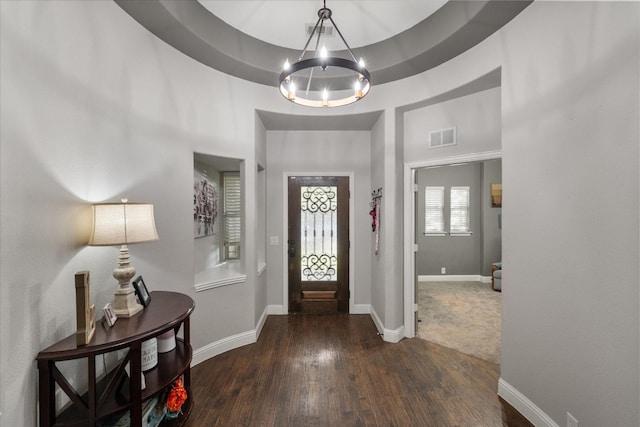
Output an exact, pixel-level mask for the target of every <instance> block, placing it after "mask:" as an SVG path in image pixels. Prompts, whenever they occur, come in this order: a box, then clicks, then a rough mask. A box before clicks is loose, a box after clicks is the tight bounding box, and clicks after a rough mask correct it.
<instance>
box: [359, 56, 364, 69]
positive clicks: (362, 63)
mask: <svg viewBox="0 0 640 427" xmlns="http://www.w3.org/2000/svg"><path fill="white" fill-rule="evenodd" d="M358 65H359V66H360V68H364V59H362V58H360V61H358Z"/></svg>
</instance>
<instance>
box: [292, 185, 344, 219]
mask: <svg viewBox="0 0 640 427" xmlns="http://www.w3.org/2000/svg"><path fill="white" fill-rule="evenodd" d="M334 188H335V187H306V189H307V190H306V191H303V192H302V201H301V202H302V205H301V207H300V208H301V210H302V211H308V212H311V213H316V212H322V213H327V212H331V211H335V210H336V208H337V206H338V199H337V194H336V192H335V191H334Z"/></svg>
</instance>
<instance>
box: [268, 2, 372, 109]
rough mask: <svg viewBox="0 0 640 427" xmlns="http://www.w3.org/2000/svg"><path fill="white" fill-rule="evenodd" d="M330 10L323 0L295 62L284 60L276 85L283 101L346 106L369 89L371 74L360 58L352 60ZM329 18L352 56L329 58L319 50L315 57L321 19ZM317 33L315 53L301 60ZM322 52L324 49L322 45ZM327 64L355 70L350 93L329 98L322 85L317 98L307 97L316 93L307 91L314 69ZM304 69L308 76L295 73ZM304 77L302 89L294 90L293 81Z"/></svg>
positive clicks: (327, 91) (324, 69)
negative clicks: (314, 22)
mask: <svg viewBox="0 0 640 427" xmlns="http://www.w3.org/2000/svg"><path fill="white" fill-rule="evenodd" d="M331 15H332V12H331V9H329V8H327V2H326V0H324V7H322V8H321V9H320V10H318V21H317V22H316V25H315V26H314V27H313V31H311V34H310V35H309V38H308V39H307V43H306V44H305V45H304V48H303V49H302V53H301V54H300V56H299V58H298V62H295V63H293V64H289V62H288V60H287V61H286V62H285V66H284V70H283V71H282V72H281V73H280V78H279V87H280V93H281V94H282V96H283V97H285V98H286V99H287V100H289V101H291V102H294V103H296V104H299V105H305V106H308V107H316V108H326V107H339V106H342V105H349V104H352V103H354V102H356V101H359V100H360V99H362V98H364V97H365V96H366V95H367V93H369V90H370V89H371V74H370V73H369V70H367V68H366V67H365V66H364V62H363V60H362V59H360V61H358V60H356V57H355V55H354V54H353V51H352V50H351V48H350V47H349V44H348V43H347V41H346V40H345V39H344V37H343V35H342V33H341V32H340V30H339V29H338V26H337V25H336V23H335V21H334V20H333V18H332V17H331ZM327 19H328V20H329V21H331V23H332V24H333V27H334V28H335V29H336V32H337V33H338V35H339V36H340V39H341V40H342V42H343V43H344V45H345V46H346V48H347V51H348V52H349V55H350V56H351V58H352V59H348V58H339V57H329V56H326V55H325V54H324V53H323V52H321V53H320V56H318V47H319V46H320V39H321V36H322V34H323V31H322V29H323V27H324V21H326V20H327ZM316 33H317V39H316V47H315V56H314V57H313V58H309V59H303V58H304V55H305V53H306V52H307V48H308V47H309V43H310V42H311V40H312V39H313V37H314V35H316ZM323 51H324V48H323ZM329 67H336V68H341V69H344V70H349V71H352V72H354V73H355V79H354V83H353V92H352V94H351V95H350V96H343V97H340V98H337V99H332V98H330V97H329V90H330V88H327V87H325V88H323V91H322V93H321V97H318V96H316V97H315V98H314V97H312V96H309V95H310V93H311V94H317V93H318V92H319V91H317V90H315V89H314V90H311V81H312V79H313V77H314V76H313V73H314V70H315V69H317V68H319V69H320V70H321V72H323V71H326V70H327V68H329ZM304 70H309V74H308V77H301V76H300V74H298V75H297V76H296V75H295V74H296V73H300V72H303V71H304ZM305 78H306V90H301V91H298V90H297V87H296V85H295V81H296V80H299V81H304V79H305ZM337 78H340V79H349V78H352V77H348V76H344V77H333V79H337ZM339 91H340V92H344V91H345V89H339Z"/></svg>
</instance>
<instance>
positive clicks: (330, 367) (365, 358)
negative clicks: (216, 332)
mask: <svg viewBox="0 0 640 427" xmlns="http://www.w3.org/2000/svg"><path fill="white" fill-rule="evenodd" d="M191 372H192V393H193V397H194V400H195V405H194V408H193V410H192V412H191V416H190V417H189V420H188V421H187V423H186V426H187V427H200V426H207V427H209V426H264V427H270V426H277V427H284V426H292V427H298V426H300V427H313V426H318V427H325V426H380V427H382V426H425V427H427V426H434V427H449V426H460V427H462V426H482V427H490V426H511V427H530V426H531V424H530V423H529V422H528V421H527V420H526V419H525V418H524V417H522V416H521V415H520V414H519V413H517V412H516V411H515V410H514V409H513V408H511V407H510V406H509V405H508V404H506V403H504V402H503V401H501V400H500V399H499V398H498V396H497V383H498V378H499V375H500V372H499V366H498V365H496V364H493V363H491V362H487V361H484V360H481V359H478V358H475V357H472V356H468V355H465V354H462V353H460V352H457V351H455V350H451V349H447V348H445V347H442V346H439V345H437V344H433V343H429V342H427V341H424V340H421V339H419V338H414V339H404V340H402V341H401V342H400V343H397V344H391V343H386V342H384V341H383V340H382V338H381V337H380V336H379V335H378V334H377V330H376V328H375V325H374V324H373V321H372V320H371V317H370V316H368V315H345V314H323V315H289V316H269V317H268V318H267V320H266V322H265V325H264V327H263V329H262V333H261V335H260V338H259V340H258V342H257V343H255V344H251V345H248V346H244V347H241V348H238V349H235V350H232V351H229V352H226V353H224V354H221V355H219V356H216V357H214V358H211V359H209V360H207V361H205V362H203V363H201V364H199V365H197V366H195V367H194V368H193V369H192V371H191Z"/></svg>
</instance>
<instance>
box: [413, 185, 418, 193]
mask: <svg viewBox="0 0 640 427" xmlns="http://www.w3.org/2000/svg"><path fill="white" fill-rule="evenodd" d="M413 192H414V193H417V192H418V184H413Z"/></svg>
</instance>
